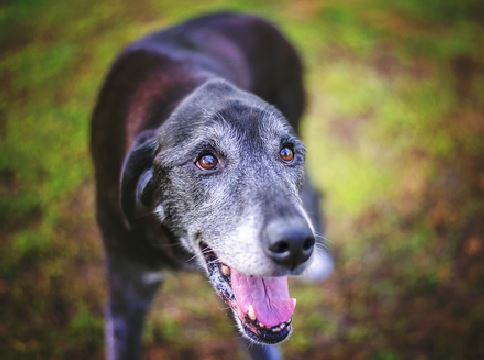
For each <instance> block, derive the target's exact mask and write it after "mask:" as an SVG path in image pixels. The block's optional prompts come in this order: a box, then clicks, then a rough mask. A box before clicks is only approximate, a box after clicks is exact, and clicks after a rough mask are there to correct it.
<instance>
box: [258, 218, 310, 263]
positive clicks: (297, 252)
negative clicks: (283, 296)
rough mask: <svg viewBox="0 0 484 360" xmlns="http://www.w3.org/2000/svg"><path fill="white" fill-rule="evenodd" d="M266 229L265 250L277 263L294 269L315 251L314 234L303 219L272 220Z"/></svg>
mask: <svg viewBox="0 0 484 360" xmlns="http://www.w3.org/2000/svg"><path fill="white" fill-rule="evenodd" d="M264 230H265V231H264V236H263V238H264V245H263V247H264V251H265V253H266V254H267V256H269V257H270V258H271V259H272V260H273V261H274V262H275V263H277V264H280V265H284V266H286V267H288V268H290V269H294V268H295V267H296V266H297V265H299V264H302V263H304V262H305V261H306V260H308V259H309V257H310V256H311V254H312V253H313V249H314V243H315V239H314V234H313V232H312V231H311V229H310V228H309V227H308V226H307V224H306V223H305V221H303V220H301V221H294V220H292V221H284V220H277V221H272V222H271V223H270V224H269V225H268V226H267V227H266V228H265V229H264Z"/></svg>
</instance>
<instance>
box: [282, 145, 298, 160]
mask: <svg viewBox="0 0 484 360" xmlns="http://www.w3.org/2000/svg"><path fill="white" fill-rule="evenodd" d="M279 156H280V157H281V159H282V160H283V161H285V162H291V161H292V160H294V151H293V150H292V148H291V147H290V146H289V145H284V146H283V148H282V149H281V150H280V151H279Z"/></svg>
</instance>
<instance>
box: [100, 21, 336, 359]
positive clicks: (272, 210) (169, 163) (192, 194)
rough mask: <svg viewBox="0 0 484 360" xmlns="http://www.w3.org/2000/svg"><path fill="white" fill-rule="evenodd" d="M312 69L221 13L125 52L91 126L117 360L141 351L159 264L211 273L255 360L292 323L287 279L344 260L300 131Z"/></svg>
mask: <svg viewBox="0 0 484 360" xmlns="http://www.w3.org/2000/svg"><path fill="white" fill-rule="evenodd" d="M303 109H304V89H303V82H302V66H301V62H300V60H299V57H298V56H297V53H296V51H295V50H294V48H293V47H292V46H291V44H289V42H288V41H287V40H286V39H285V38H284V37H283V36H282V34H281V33H280V32H279V31H278V30H277V29H276V28H275V27H274V26H273V25H272V24H271V23H269V22H267V21H266V20H263V19H260V18H258V17H255V16H248V15H242V14H236V13H229V12H223V13H222V12H220V13H215V14H209V15H205V16H202V17H199V18H195V19H192V20H189V21H187V22H184V23H182V24H179V25H177V26H174V27H172V28H169V29H166V30H164V31H161V32H156V33H153V34H151V35H148V36H147V37H145V38H142V39H141V40H139V41H136V42H134V43H132V44H131V45H129V46H128V47H127V48H126V49H125V50H124V51H123V52H121V54H120V55H119V57H118V58H117V60H116V61H115V62H114V64H113V65H112V67H111V70H110V71H109V74H108V75H107V78H106V80H105V82H104V85H103V87H102V89H101V91H100V94H99V97H98V101H97V105H96V107H95V110H94V115H93V121H92V134H91V136H92V138H91V146H92V155H93V160H94V167H95V179H96V206H97V220H98V224H99V227H100V229H101V233H102V237H103V240H104V247H105V254H106V263H107V276H108V284H109V291H108V304H107V309H106V317H107V321H106V342H107V353H108V358H110V359H134V358H138V357H139V356H140V352H141V340H140V339H141V332H142V327H143V319H144V317H145V314H146V312H147V310H148V308H149V305H150V302H151V300H152V298H153V296H154V294H155V293H156V290H157V289H158V287H159V285H160V282H161V280H162V277H161V276H159V274H160V273H159V271H160V270H167V269H169V270H177V269H187V268H189V269H190V268H191V269H202V270H204V271H205V273H206V274H207V276H208V279H209V281H210V283H211V284H212V285H213V287H214V289H215V292H216V293H217V294H218V296H220V297H221V298H222V299H223V301H224V302H225V303H226V304H227V305H228V306H229V308H230V309H231V310H232V315H233V318H234V319H235V322H236V324H237V325H238V328H239V329H240V332H241V333H242V335H243V336H244V338H245V339H246V340H245V341H246V342H247V344H246V345H249V343H250V346H247V348H248V351H249V352H250V355H251V356H252V357H253V358H258V359H264V358H265V359H272V358H278V356H279V352H278V350H277V348H276V347H275V346H269V345H267V344H275V343H278V342H281V341H283V340H285V339H286V338H287V337H288V336H289V335H290V333H291V331H292V326H291V319H292V316H293V312H294V308H295V299H292V298H291V297H290V295H289V290H288V286H287V276H290V275H301V274H302V275H303V276H305V277H306V278H312V279H318V278H319V279H321V278H323V277H324V276H325V275H326V274H327V273H328V272H329V271H330V270H331V267H332V262H331V258H330V257H329V256H328V254H327V253H326V252H325V248H324V242H323V240H322V238H321V236H320V234H321V232H322V229H321V224H320V217H319V212H318V198H317V194H316V192H315V190H314V189H313V187H312V186H311V184H310V182H309V180H308V179H307V177H306V176H305V175H304V146H303V143H302V142H301V141H300V140H299V139H298V137H297V136H298V131H299V120H300V117H301V115H302V113H303Z"/></svg>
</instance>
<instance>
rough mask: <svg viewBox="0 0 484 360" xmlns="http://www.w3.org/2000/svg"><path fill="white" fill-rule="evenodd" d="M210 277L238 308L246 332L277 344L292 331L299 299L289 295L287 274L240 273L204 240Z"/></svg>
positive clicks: (217, 287)
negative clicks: (273, 275)
mask: <svg viewBox="0 0 484 360" xmlns="http://www.w3.org/2000/svg"><path fill="white" fill-rule="evenodd" d="M199 245H200V249H201V251H202V254H203V256H204V258H205V261H206V264H207V269H208V278H209V280H210V282H211V283H212V285H213V287H214V288H215V291H216V292H217V294H218V295H219V296H220V297H221V298H222V299H223V300H224V302H225V303H226V304H227V305H228V306H229V307H230V308H231V309H232V311H233V312H234V317H235V319H236V321H237V323H238V324H239V325H240V328H241V330H242V332H243V333H244V334H245V335H246V336H247V337H248V338H249V339H251V340H253V341H255V342H258V343H264V344H275V343H278V342H281V341H283V340H285V339H286V338H287V337H288V336H289V335H290V334H291V331H292V326H291V321H292V315H293V313H294V308H295V306H296V299H292V298H291V297H290V295H289V289H288V286H287V277H285V276H281V277H266V276H252V275H244V274H241V273H239V272H238V271H236V270H235V269H233V268H230V267H229V266H227V265H226V264H224V263H222V262H221V261H219V259H218V257H217V255H216V254H215V252H214V251H213V250H212V249H210V248H209V247H208V246H207V244H205V243H204V242H200V244H199Z"/></svg>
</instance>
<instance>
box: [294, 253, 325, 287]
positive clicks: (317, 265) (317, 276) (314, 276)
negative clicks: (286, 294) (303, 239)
mask: <svg viewBox="0 0 484 360" xmlns="http://www.w3.org/2000/svg"><path fill="white" fill-rule="evenodd" d="M313 257H314V258H313V260H312V261H311V264H309V266H308V267H307V268H306V270H304V272H303V273H302V274H301V275H300V276H298V278H299V279H301V280H303V281H307V282H320V281H323V280H325V279H326V278H327V277H328V276H329V275H330V274H331V273H332V272H333V269H334V262H333V258H332V257H331V255H330V254H329V253H328V252H326V251H324V250H321V249H315V252H314V254H313Z"/></svg>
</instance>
